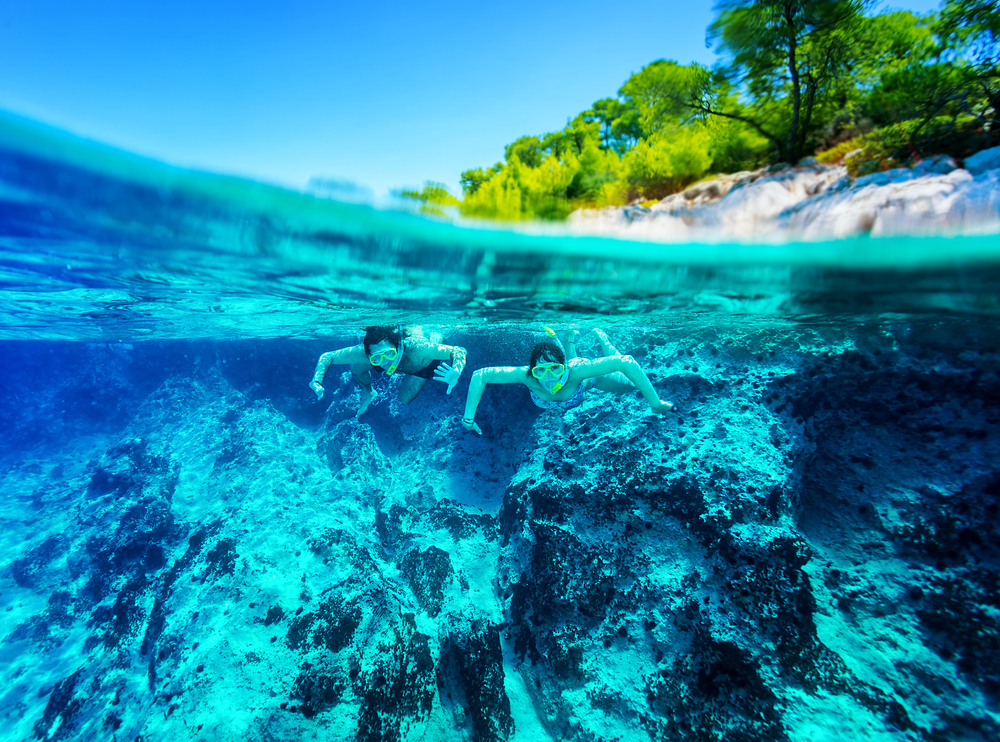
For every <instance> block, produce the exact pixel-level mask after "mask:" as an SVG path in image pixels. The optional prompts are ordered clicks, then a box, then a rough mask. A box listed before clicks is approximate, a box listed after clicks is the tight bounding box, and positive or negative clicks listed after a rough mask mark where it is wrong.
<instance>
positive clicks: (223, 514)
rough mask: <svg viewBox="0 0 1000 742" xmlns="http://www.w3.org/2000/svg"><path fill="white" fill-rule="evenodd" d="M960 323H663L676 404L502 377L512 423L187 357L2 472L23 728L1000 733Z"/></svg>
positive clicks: (752, 735)
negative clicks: (862, 326) (671, 407)
mask: <svg viewBox="0 0 1000 742" xmlns="http://www.w3.org/2000/svg"><path fill="white" fill-rule="evenodd" d="M945 164H947V163H945ZM809 167H813V168H815V165H811V166H809ZM793 172H794V171H792V170H782V171H776V172H774V173H770V174H766V175H764V176H762V177H772V176H774V177H777V176H781V175H786V176H787V175H788V174H789V173H793ZM954 172H956V173H959V172H962V171H959V170H956V171H954ZM939 177H947V176H939ZM782 187H783V186H782ZM734 188H735V186H734ZM698 198H701V195H698V194H695V198H693V199H692V201H694V200H697V199H698ZM956 327H957V325H951V326H949V327H948V328H940V327H935V326H931V325H926V326H921V325H917V324H911V325H907V326H905V327H904V326H900V327H892V328H891V331H890V330H886V329H885V326H884V325H882V326H879V328H877V329H872V330H871V331H870V332H869V333H868V334H858V335H857V336H852V337H850V338H846V337H839V336H836V335H835V334H832V331H829V330H826V329H823V328H819V329H817V328H815V327H807V326H803V327H799V328H794V329H791V330H788V329H784V330H782V331H781V332H780V333H777V332H775V333H767V332H761V331H760V330H759V328H758V327H756V326H753V327H751V328H749V329H747V331H746V332H745V333H744V334H742V335H732V336H728V337H723V336H721V333H720V332H719V331H717V330H713V331H711V332H709V331H708V330H706V331H705V333H704V334H703V335H696V334H693V333H686V334H685V335H684V337H682V338H681V337H678V338H677V339H676V340H675V339H672V338H671V336H669V334H668V333H667V331H665V330H664V331H662V334H663V335H664V337H662V338H658V339H657V341H656V342H655V343H653V342H648V343H646V344H645V345H644V344H642V343H638V345H639V346H640V347H637V349H636V353H637V354H638V355H639V356H640V357H642V358H643V363H644V364H645V365H648V366H649V367H650V369H651V371H652V372H653V373H654V374H655V375H656V377H657V381H656V383H657V386H658V387H659V386H663V388H664V389H668V390H669V392H670V394H671V396H672V397H673V399H674V401H675V402H676V404H677V407H676V409H675V411H674V412H673V413H671V414H670V415H668V416H663V417H654V416H651V415H646V414H644V410H643V408H642V402H641V400H639V399H637V398H632V397H630V396H623V397H617V398H611V397H609V396H606V395H601V394H596V393H594V394H591V395H588V396H587V397H586V398H585V399H584V401H583V403H582V404H580V405H579V406H578V407H575V408H572V409H570V410H566V411H565V412H559V413H558V414H557V413H555V412H553V413H539V412H537V411H535V410H532V409H531V408H529V407H527V405H529V404H530V402H529V401H528V400H527V399H526V398H525V395H520V396H518V395H516V394H513V393H510V394H505V393H504V392H507V391H509V390H503V391H502V392H498V393H497V394H495V395H493V396H491V397H490V398H487V399H484V404H483V406H482V408H481V409H483V410H487V412H484V413H483V416H484V418H485V420H486V422H487V425H490V426H492V429H493V432H492V435H493V437H492V438H486V437H485V436H484V438H479V437H478V436H476V437H472V436H464V435H461V434H456V431H455V419H454V413H455V409H454V407H452V406H450V405H453V404H457V403H455V402H454V400H451V399H448V398H446V397H445V396H444V395H443V393H440V394H439V395H438V396H437V397H435V396H434V393H435V390H434V389H433V388H431V389H429V390H426V391H425V393H424V394H422V395H421V397H420V398H418V399H417V400H415V401H414V403H413V404H412V405H408V406H406V407H405V408H404V407H403V406H400V405H393V404H392V403H391V402H385V403H384V404H386V406H387V409H385V410H381V411H378V412H377V414H372V415H371V417H370V418H368V421H367V422H366V421H364V420H363V421H358V420H355V419H354V418H353V413H350V411H349V410H348V415H347V416H342V413H343V410H342V409H340V407H338V406H337V405H335V404H333V403H332V402H331V405H330V407H329V408H328V409H327V410H326V411H325V412H324V413H323V417H322V420H323V422H322V423H321V424H319V425H318V426H313V422H311V418H309V416H307V415H296V414H290V413H289V412H288V410H289V409H291V407H288V408H287V409H285V410H283V409H280V408H279V406H278V405H277V404H273V403H272V402H271V401H270V400H271V399H272V397H273V398H275V399H277V398H278V397H279V396H280V394H281V392H280V390H279V389H278V386H277V384H278V382H277V380H276V377H275V379H273V380H272V381H273V384H274V386H271V387H269V386H267V384H263V383H262V387H261V389H264V388H267V390H268V391H267V393H266V394H265V393H263V392H261V393H259V394H258V395H257V397H256V398H255V399H251V398H250V397H249V396H248V394H247V393H245V392H244V391H241V390H240V389H245V390H249V389H251V387H252V386H253V382H252V381H251V380H250V379H249V377H246V378H244V377H243V376H239V378H236V376H238V375H234V376H233V380H231V379H230V378H229V377H227V376H226V375H225V374H221V373H215V372H212V371H210V370H209V371H206V372H204V373H201V374H200V375H197V376H194V377H192V376H190V375H188V374H186V373H185V374H180V375H177V376H174V377H171V378H169V379H167V380H165V381H163V382H162V383H161V384H159V385H158V386H157V387H156V388H155V389H153V390H152V391H150V392H149V393H147V394H145V396H144V397H143V398H142V399H141V400H130V401H129V402H128V404H129V405H130V407H131V408H134V409H135V410H136V413H135V415H134V416H133V417H132V418H131V419H130V421H129V422H128V424H127V425H126V427H125V428H124V429H123V430H122V431H120V433H119V434H118V435H117V436H116V437H115V438H114V439H113V440H110V441H105V440H99V441H97V442H95V443H93V446H94V448H92V449H91V451H92V455H91V456H90V457H89V463H88V458H86V457H85V458H84V461H83V462H76V463H75V464H74V463H73V462H74V460H75V459H73V457H74V456H76V454H75V453H73V454H72V455H70V454H67V455H66V457H65V460H64V461H61V462H56V461H53V462H51V463H46V464H44V465H42V464H38V463H35V462H25V463H23V464H17V465H12V466H11V467H10V468H8V469H7V470H4V471H3V472H0V476H2V477H3V479H2V483H3V485H4V486H5V487H6V488H7V489H8V490H9V491H10V492H11V493H13V494H12V497H16V498H20V499H19V500H16V501H17V502H22V503H23V504H24V510H23V512H22V514H21V515H20V516H19V519H14V518H9V519H8V520H7V521H6V522H5V523H6V527H8V528H9V529H11V533H12V538H11V539H9V540H8V546H7V548H6V550H5V551H4V554H5V561H4V562H3V564H4V571H3V573H2V576H0V579H2V583H0V601H2V603H3V610H2V611H0V619H2V620H3V630H2V631H0V636H2V640H3V642H4V644H5V647H6V648H7V649H8V651H9V652H10V657H11V661H10V665H11V669H10V677H11V681H10V690H9V692H8V693H7V694H6V695H4V696H0V704H2V711H3V713H4V714H5V717H4V718H5V719H7V720H8V723H9V724H10V725H11V735H12V737H15V738H23V739H32V738H46V736H49V737H51V738H61V739H88V738H95V737H98V738H99V737H101V736H102V735H103V736H110V735H112V734H113V735H116V736H117V737H118V738H122V739H135V738H136V737H137V736H142V737H143V738H153V737H156V738H171V737H185V735H187V736H190V735H191V734H192V733H194V732H192V730H200V731H198V734H199V735H204V736H206V737H208V736H213V737H219V738H222V737H225V736H227V735H229V736H234V735H235V736H236V737H240V738H253V739H256V738H260V739H267V738H270V739H276V740H294V739H304V738H310V737H312V736H314V735H315V736H323V737H325V738H330V739H337V740H349V739H369V740H376V739H379V740H387V739H398V740H404V739H415V738H432V737H433V738H435V739H437V738H441V739H452V738H453V739H470V740H471V739H484V740H486V739H492V740H516V739H522V738H530V739H539V740H543V741H544V740H546V739H551V740H556V739H581V740H582V739H588V740H601V741H602V742H603V741H605V740H607V741H608V742H610V740H612V739H615V738H618V737H621V736H623V735H624V736H629V735H630V736H635V737H637V738H638V737H641V738H643V739H646V738H651V739H656V740H660V739H663V740H666V739H682V740H723V739H726V740H729V739H779V740H780V739H788V740H799V739H810V738H813V737H814V736H815V735H814V732H816V725H817V723H818V722H817V720H824V719H837V720H838V721H837V724H838V728H837V730H836V733H837V734H838V735H839V738H841V739H851V740H855V739H856V740H860V739H870V738H872V735H873V734H874V733H875V732H874V731H873V730H878V734H879V735H882V737H883V738H885V739H893V740H900V742H902V741H903V740H908V739H925V740H933V739H944V738H948V739H959V738H970V739H976V738H978V739H991V738H993V737H996V736H1000V724H998V719H997V718H996V715H995V713H994V711H993V709H994V708H995V699H996V698H997V697H998V696H997V694H998V692H1000V691H998V688H1000V660H998V657H1000V624H998V623H997V621H996V616H997V612H998V610H1000V606H998V604H997V598H996V596H997V595H998V593H1000V583H998V577H997V575H1000V541H998V537H997V528H996V515H997V513H998V511H1000V485H998V482H1000V474H998V473H997V469H996V467H995V462H996V461H997V460H1000V415H998V413H997V410H998V409H1000V356H998V354H997V349H996V348H992V349H991V348H989V347H986V346H985V345H984V344H983V343H982V342H979V343H978V345H977V342H976V340H975V338H976V337H978V336H977V335H976V333H977V332H979V329H978V328H976V327H971V326H969V327H968V334H966V335H962V333H961V332H958V331H956V329H955V328H956ZM470 345H471V349H470V350H472V351H474V350H476V346H475V345H473V344H471V343H470ZM972 346H977V349H976V350H970V348H971V347H972ZM680 347H682V348H683V352H679V351H678V350H677V348H680ZM149 352H150V353H154V354H155V353H156V352H158V351H157V350H156V349H153V348H150V350H149ZM302 355H303V356H304V355H305V354H304V353H303V354H302ZM266 356H267V354H266V353H259V354H258V355H257V356H255V358H258V359H263V358H266ZM133 362H134V363H143V364H149V363H151V360H150V359H147V358H144V357H143V356H142V353H141V352H140V353H139V354H138V356H137V357H136V358H134V359H133ZM307 370H308V369H307ZM265 377H267V378H271V377H270V375H269V374H265ZM70 378H71V377H70ZM234 383H235V384H238V386H239V387H240V389H238V388H236V387H235V386H234ZM345 389H347V391H345V390H344V389H338V388H335V385H332V384H331V396H333V395H337V394H342V395H343V396H344V398H345V399H346V396H347V394H348V393H349V391H350V389H349V388H348V387H346V382H345ZM437 391H438V392H440V390H437ZM343 401H344V399H340V398H339V397H338V403H339V402H343ZM489 415H495V417H494V418H492V419H491V418H489ZM310 426H313V427H310ZM74 450H75V449H74ZM969 730H975V732H974V733H973V732H970V731H969ZM827 731H828V730H827ZM59 735H62V736H61V737H60V736H59ZM977 735H978V737H977Z"/></svg>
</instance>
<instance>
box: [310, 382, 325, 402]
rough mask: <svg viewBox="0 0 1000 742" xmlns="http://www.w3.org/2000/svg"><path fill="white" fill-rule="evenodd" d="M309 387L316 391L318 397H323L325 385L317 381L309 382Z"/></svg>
mask: <svg viewBox="0 0 1000 742" xmlns="http://www.w3.org/2000/svg"><path fill="white" fill-rule="evenodd" d="M309 388H310V389H312V390H313V391H314V392H316V399H323V387H322V386H320V385H319V384H318V383H317V382H315V381H310V382H309Z"/></svg>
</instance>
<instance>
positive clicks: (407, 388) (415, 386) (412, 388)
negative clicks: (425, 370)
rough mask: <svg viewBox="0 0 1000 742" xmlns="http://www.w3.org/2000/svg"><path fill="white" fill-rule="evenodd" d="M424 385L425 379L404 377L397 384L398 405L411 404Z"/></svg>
mask: <svg viewBox="0 0 1000 742" xmlns="http://www.w3.org/2000/svg"><path fill="white" fill-rule="evenodd" d="M426 383H427V379H422V378H421V377H419V376H404V377H403V380H402V381H401V382H400V384H399V395H398V396H399V403H400V404H409V403H410V402H412V401H413V400H414V399H416V398H417V395H418V394H420V390H421V389H423V388H424V384H426Z"/></svg>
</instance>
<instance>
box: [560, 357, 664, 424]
mask: <svg viewBox="0 0 1000 742" xmlns="http://www.w3.org/2000/svg"><path fill="white" fill-rule="evenodd" d="M616 371H620V372H621V373H623V374H624V375H625V378H626V379H628V380H629V381H631V382H632V383H633V384H634V385H635V388H636V389H638V390H639V393H640V394H642V396H643V397H644V398H645V399H646V402H648V403H649V408H650V409H651V410H652V411H653V412H659V413H663V412H668V411H670V410H671V409H672V408H673V406H674V403H673V402H667V401H665V400H662V399H660V397H659V395H658V394H657V393H656V390H655V389H653V384H652V382H650V380H649V377H648V376H646V372H645V371H643V370H642V367H641V366H640V365H639V362H638V361H636V360H635V359H634V358H633V357H632V356H622V355H614V356H605V357H604V358H597V359H594V360H592V361H590V360H583V361H577V363H575V364H573V376H574V378H579V379H588V378H593V377H595V376H604V375H605V374H613V373H615V372H616Z"/></svg>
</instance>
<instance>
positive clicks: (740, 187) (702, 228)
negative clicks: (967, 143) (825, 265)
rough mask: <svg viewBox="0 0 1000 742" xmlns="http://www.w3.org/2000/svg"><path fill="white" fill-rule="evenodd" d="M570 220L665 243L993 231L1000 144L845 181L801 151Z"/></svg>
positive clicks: (838, 171) (998, 210)
mask: <svg viewBox="0 0 1000 742" xmlns="http://www.w3.org/2000/svg"><path fill="white" fill-rule="evenodd" d="M568 224H569V225H570V228H571V229H572V230H573V231H574V232H576V233H580V234H599V235H607V236H614V237H626V238H634V239H646V240H655V241H665V242H679V241H688V240H699V241H703V240H753V241H760V240H768V241H770V240H791V239H806V240H820V239H831V238H843V237H852V236H857V235H865V234H868V235H872V236H891V235H912V234H926V233H932V234H949V235H961V234H982V233H992V232H997V231H1000V147H994V148H992V149H988V150H983V151H982V152H979V153H977V154H975V155H973V156H971V157H968V158H966V159H965V161H964V163H962V167H960V166H959V164H958V163H957V162H956V161H955V160H954V159H952V158H951V157H948V156H947V155H939V156H936V157H931V158H927V159H925V160H922V161H921V162H919V163H917V164H916V165H915V166H914V167H912V168H896V169H893V170H887V171H884V172H879V173H873V174H871V175H866V176H863V177H859V178H856V179H853V180H852V179H851V177H850V176H849V175H848V172H847V168H846V167H844V166H842V165H823V164H821V163H820V162H819V161H817V160H816V159H815V158H807V159H806V160H803V161H802V162H800V163H799V164H798V165H796V166H794V167H793V166H789V165H785V164H779V165H773V166H771V167H768V168H763V169H760V170H755V171H752V172H741V173H735V174H732V175H722V176H719V177H718V178H716V179H714V180H710V181H705V182H702V183H697V184H695V185H693V186H691V187H690V188H688V189H687V190H685V191H683V192H681V193H675V194H673V195H670V196H667V197H666V198H664V199H663V200H661V201H660V202H658V203H656V204H653V205H652V206H650V207H644V206H641V205H638V204H635V205H629V206H617V207H607V208H604V209H580V210H578V211H575V212H573V213H572V214H570V216H569V219H568Z"/></svg>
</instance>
